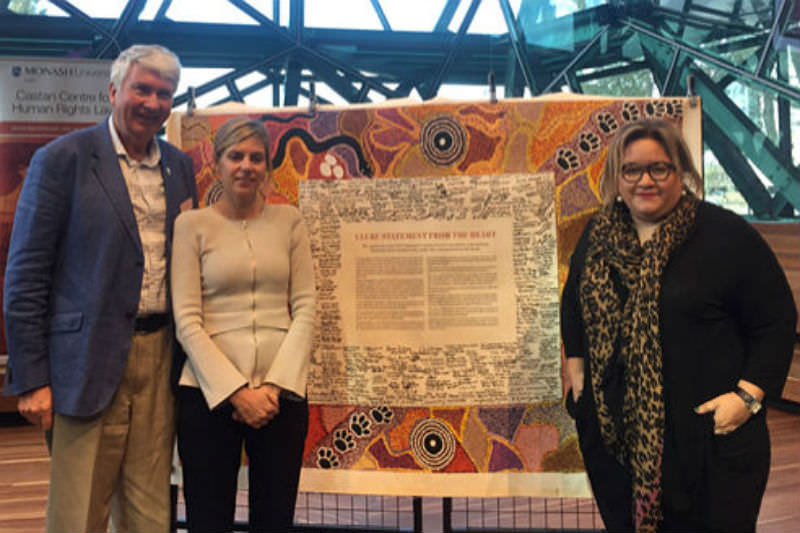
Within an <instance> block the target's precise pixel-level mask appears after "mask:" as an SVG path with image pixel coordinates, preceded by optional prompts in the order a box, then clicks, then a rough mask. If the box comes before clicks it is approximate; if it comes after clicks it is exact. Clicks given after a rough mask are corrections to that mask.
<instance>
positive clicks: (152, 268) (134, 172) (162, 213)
mask: <svg viewBox="0 0 800 533" xmlns="http://www.w3.org/2000/svg"><path fill="white" fill-rule="evenodd" d="M108 129H109V131H110V132H111V141H112V143H113V144H114V151H115V152H116V153H117V156H118V158H119V167H120V169H121V170H122V175H123V177H124V178H125V185H126V186H127V188H128V195H129V196H130V199H131V204H133V214H134V216H135V217H136V225H137V227H138V228H139V239H140V240H141V241H142V250H143V251H144V276H143V278H142V292H141V295H140V297H139V310H138V314H139V316H142V315H149V314H152V313H165V312H166V311H167V309H168V307H167V256H166V248H165V245H166V234H165V228H166V217H167V200H166V195H165V192H164V180H163V178H162V176H161V150H160V149H159V147H158V143H157V142H156V141H155V139H153V140H152V141H151V142H150V146H149V147H148V149H147V156H146V157H145V158H144V159H142V160H141V161H136V160H135V159H132V158H131V157H130V156H129V155H128V152H127V151H126V150H125V146H123V144H122V141H121V140H120V138H119V135H118V134H117V130H116V128H114V124H113V122H112V119H111V117H109V118H108Z"/></svg>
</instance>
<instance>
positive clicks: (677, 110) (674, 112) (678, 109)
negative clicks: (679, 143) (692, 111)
mask: <svg viewBox="0 0 800 533" xmlns="http://www.w3.org/2000/svg"><path fill="white" fill-rule="evenodd" d="M665 106H666V109H667V115H668V116H670V117H675V118H679V117H682V116H683V103H681V101H680V100H670V101H669V102H667V103H666V104H665Z"/></svg>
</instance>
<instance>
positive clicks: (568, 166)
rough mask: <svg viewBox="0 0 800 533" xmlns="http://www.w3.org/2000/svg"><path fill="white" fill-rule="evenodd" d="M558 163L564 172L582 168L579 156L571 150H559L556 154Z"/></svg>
mask: <svg viewBox="0 0 800 533" xmlns="http://www.w3.org/2000/svg"><path fill="white" fill-rule="evenodd" d="M556 163H558V166H560V167H561V168H563V169H564V170H575V169H576V168H578V167H579V166H581V162H580V160H579V159H578V156H577V154H575V152H573V151H572V150H570V149H569V148H559V150H558V152H556Z"/></svg>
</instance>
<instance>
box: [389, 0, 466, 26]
mask: <svg viewBox="0 0 800 533" xmlns="http://www.w3.org/2000/svg"><path fill="white" fill-rule="evenodd" d="M461 3H462V4H469V2H461ZM445 4H446V0H404V1H402V2H398V1H397V0H382V1H381V7H382V8H383V12H384V13H385V14H386V18H387V19H388V20H389V25H390V26H391V27H392V29H393V30H400V31H426V32H427V31H433V28H434V27H435V26H436V22H437V21H438V20H439V16H440V15H441V14H442V10H443V9H444V6H445Z"/></svg>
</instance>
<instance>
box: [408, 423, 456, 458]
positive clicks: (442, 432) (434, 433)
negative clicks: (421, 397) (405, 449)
mask: <svg viewBox="0 0 800 533" xmlns="http://www.w3.org/2000/svg"><path fill="white" fill-rule="evenodd" d="M408 440H409V442H410V443H411V452H412V453H413V454H414V456H415V457H416V458H417V460H418V461H419V462H420V463H421V464H422V466H424V467H426V468H430V469H431V470H441V469H442V468H444V467H446V466H447V465H449V464H450V462H451V461H452V460H453V458H454V457H455V456H456V437H455V435H453V432H452V431H450V428H449V427H448V426H447V424H445V423H444V422H442V421H441V420H437V419H435V418H423V419H420V420H418V421H417V423H416V424H414V427H413V428H412V429H411V434H410V435H409V439H408Z"/></svg>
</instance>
